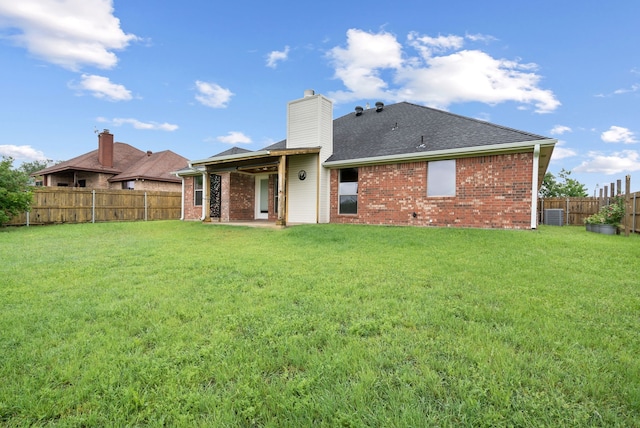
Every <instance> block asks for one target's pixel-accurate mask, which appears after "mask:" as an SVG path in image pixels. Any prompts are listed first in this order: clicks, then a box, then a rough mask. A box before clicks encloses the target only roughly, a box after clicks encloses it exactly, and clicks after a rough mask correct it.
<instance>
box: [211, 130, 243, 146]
mask: <svg viewBox="0 0 640 428" xmlns="http://www.w3.org/2000/svg"><path fill="white" fill-rule="evenodd" d="M216 140H218V141H220V142H221V143H225V144H249V143H251V138H250V137H248V136H246V135H244V134H243V133H242V132H238V131H230V132H229V134H228V135H222V136H220V137H216Z"/></svg>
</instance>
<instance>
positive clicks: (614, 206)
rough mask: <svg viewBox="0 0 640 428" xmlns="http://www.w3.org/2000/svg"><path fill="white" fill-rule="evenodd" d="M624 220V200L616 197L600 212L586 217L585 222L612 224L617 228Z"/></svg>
mask: <svg viewBox="0 0 640 428" xmlns="http://www.w3.org/2000/svg"><path fill="white" fill-rule="evenodd" d="M623 218H624V199H623V198H622V196H620V195H618V196H616V197H615V198H614V200H613V202H612V203H610V204H609V205H605V206H603V207H602V208H600V210H599V211H598V212H597V213H595V214H593V215H590V216H589V217H587V219H586V220H585V222H586V223H588V224H613V225H614V226H619V225H620V223H622V219H623Z"/></svg>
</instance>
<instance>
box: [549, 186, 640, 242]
mask: <svg viewBox="0 0 640 428" xmlns="http://www.w3.org/2000/svg"><path fill="white" fill-rule="evenodd" d="M625 196H626V195H623V197H625ZM612 199H613V198H612V197H600V198H598V197H593V198H591V197H588V198H545V199H542V198H540V199H538V223H540V224H543V223H544V210H548V209H561V210H563V219H564V222H563V223H564V224H568V225H574V226H581V225H583V224H584V220H585V219H586V218H587V217H589V216H590V215H591V214H595V213H597V212H598V210H599V209H600V207H602V206H604V205H607V204H609V203H610V202H611V201H612ZM625 215H626V216H627V222H628V223H627V224H629V231H630V232H640V192H635V193H631V194H630V195H629V198H628V202H626V203H625Z"/></svg>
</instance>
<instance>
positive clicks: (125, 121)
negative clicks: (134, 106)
mask: <svg viewBox="0 0 640 428" xmlns="http://www.w3.org/2000/svg"><path fill="white" fill-rule="evenodd" d="M97 120H98V121H99V122H111V123H112V124H113V125H115V126H122V125H131V126H133V127H134V128H135V129H144V130H149V131H169V132H172V131H175V130H176V129H178V125H174V124H171V123H166V122H165V123H158V122H142V121H139V120H138V119H132V118H122V117H116V118H113V119H111V120H110V121H109V120H108V119H105V118H100V117H99V118H98V119H97Z"/></svg>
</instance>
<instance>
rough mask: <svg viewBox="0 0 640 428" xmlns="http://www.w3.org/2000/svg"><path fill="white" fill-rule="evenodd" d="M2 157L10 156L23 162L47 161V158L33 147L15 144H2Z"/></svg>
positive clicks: (0, 149)
mask: <svg viewBox="0 0 640 428" xmlns="http://www.w3.org/2000/svg"><path fill="white" fill-rule="evenodd" d="M0 156H9V157H12V158H13V159H16V160H22V161H28V162H32V161H46V160H48V159H47V157H46V156H45V155H44V153H43V152H41V151H40V150H36V149H34V148H33V147H31V146H16V145H13V144H4V145H2V144H0Z"/></svg>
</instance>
